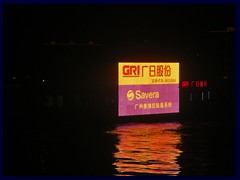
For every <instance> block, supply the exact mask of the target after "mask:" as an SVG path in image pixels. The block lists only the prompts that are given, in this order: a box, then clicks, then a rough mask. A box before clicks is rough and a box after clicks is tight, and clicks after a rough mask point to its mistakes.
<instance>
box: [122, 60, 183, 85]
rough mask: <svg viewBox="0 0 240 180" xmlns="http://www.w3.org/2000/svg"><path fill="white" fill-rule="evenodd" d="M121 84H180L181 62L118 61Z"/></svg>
mask: <svg viewBox="0 0 240 180" xmlns="http://www.w3.org/2000/svg"><path fill="white" fill-rule="evenodd" d="M118 74H119V77H118V83H119V85H138V84H139V85H140V84H141V85H142V84H179V63H166V62H164V63H137V62H134V63H133V62H131V63H128V62H121V63H118Z"/></svg>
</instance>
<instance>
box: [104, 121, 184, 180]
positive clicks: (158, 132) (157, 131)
mask: <svg viewBox="0 0 240 180" xmlns="http://www.w3.org/2000/svg"><path fill="white" fill-rule="evenodd" d="M180 128H181V124H179V123H177V122H171V123H150V124H146V123H137V124H125V125H121V126H118V127H117V128H116V129H115V130H113V131H110V132H108V133H112V134H117V136H118V138H119V143H118V144H116V148H117V150H118V151H117V152H116V153H115V154H114V157H115V162H114V164H113V165H114V166H115V167H116V170H117V171H118V174H116V175H121V176H122V175H137V174H158V175H172V176H176V175H178V174H179V172H180V166H179V164H178V163H177V158H178V156H180V154H181V152H182V151H181V150H179V149H178V148H177V145H178V144H180V143H181V137H180V134H179V133H178V132H177V131H176V130H178V129H180Z"/></svg>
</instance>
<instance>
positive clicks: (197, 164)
mask: <svg viewBox="0 0 240 180" xmlns="http://www.w3.org/2000/svg"><path fill="white" fill-rule="evenodd" d="M21 95H22V94H21ZM11 97H12V98H13V100H12V101H10V100H11V99H10V98H9V99H10V100H9V99H8V101H7V102H8V103H6V104H7V106H5V108H6V109H5V115H4V175H60V176H61V175H66V176H71V175H73V176H85V175H109V176H112V175H114V176H115V175H116V176H119V175H123V176H131V175H167V176H169V175H170V176H189V175H194V176H199V175H203V176H204V175H234V174H235V125H234V118H233V117H231V116H229V114H226V113H225V115H224V114H223V113H222V114H221V113H220V112H219V114H218V115H216V113H208V114H203V115H201V116H200V115H199V114H196V113H192V115H190V114H181V113H179V114H175V115H174V116H173V115H171V114H165V115H159V116H154V118H153V117H152V116H141V117H129V118H127V119H125V118H119V117H117V116H115V115H109V116H106V114H107V113H106V112H105V111H104V109H103V110H101V109H100V110H99V112H97V113H90V112H89V111H85V110H86V108H85V109H84V108H83V109H81V106H79V107H77V106H75V108H74V107H70V108H62V109H61V108H56V109H54V108H52V109H51V108H43V107H39V108H36V107H34V106H31V104H30V103H29V102H30V101H28V103H26V104H28V105H24V101H22V100H21V99H19V100H17V101H16V97H22V96H20V95H19V96H18V95H17V94H16V97H15V95H14V94H13V95H12V96H11ZM11 102H12V103H14V105H12V104H11ZM18 102H19V104H17V103H18ZM8 107H9V108H8ZM19 107H21V108H19ZM98 107H99V108H101V106H100V105H99V106H98ZM112 108H115V107H112ZM109 111H110V110H109ZM13 112H14V113H13Z"/></svg>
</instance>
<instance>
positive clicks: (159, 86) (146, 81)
mask: <svg viewBox="0 0 240 180" xmlns="http://www.w3.org/2000/svg"><path fill="white" fill-rule="evenodd" d="M118 71H119V72H118V73H119V78H118V80H119V81H118V85H119V86H118V115H119V116H130V115H145V114H162V113H177V112H179V63H119V65H118Z"/></svg>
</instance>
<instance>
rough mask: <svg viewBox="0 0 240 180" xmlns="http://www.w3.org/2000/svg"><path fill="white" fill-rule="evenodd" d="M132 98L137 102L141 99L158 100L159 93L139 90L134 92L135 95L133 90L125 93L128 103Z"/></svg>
mask: <svg viewBox="0 0 240 180" xmlns="http://www.w3.org/2000/svg"><path fill="white" fill-rule="evenodd" d="M134 97H135V98H136V99H137V100H141V99H157V98H159V92H151V91H150V92H143V91H141V90H136V91H135V93H134V91H133V90H129V91H128V92H127V99H128V101H132V100H133V99H134Z"/></svg>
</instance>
